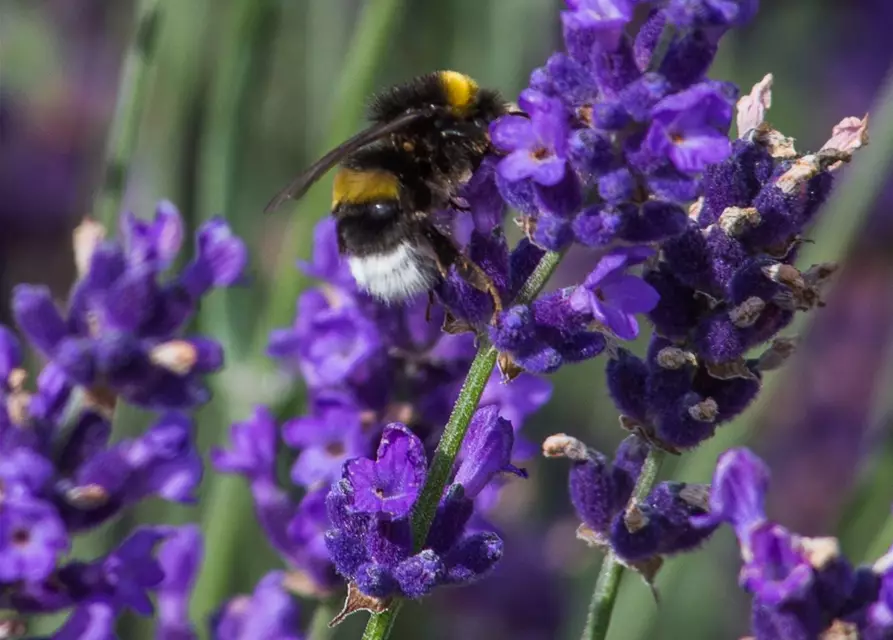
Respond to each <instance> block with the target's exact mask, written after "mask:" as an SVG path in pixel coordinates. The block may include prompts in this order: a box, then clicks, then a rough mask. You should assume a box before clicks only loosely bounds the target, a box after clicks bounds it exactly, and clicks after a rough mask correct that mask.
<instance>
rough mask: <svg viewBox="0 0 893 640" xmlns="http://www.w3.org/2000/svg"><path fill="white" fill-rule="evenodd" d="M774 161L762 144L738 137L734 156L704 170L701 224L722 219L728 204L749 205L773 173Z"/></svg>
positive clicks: (736, 205) (733, 147)
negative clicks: (721, 216)
mask: <svg viewBox="0 0 893 640" xmlns="http://www.w3.org/2000/svg"><path fill="white" fill-rule="evenodd" d="M773 168H774V163H773V161H772V157H771V156H770V155H769V152H768V151H767V150H766V149H765V148H764V147H763V146H761V145H757V144H754V143H752V142H747V141H745V140H735V142H733V143H732V156H731V157H729V158H727V159H726V160H724V161H723V162H720V163H718V164H713V165H710V167H708V168H707V170H706V171H705V172H704V181H703V185H704V204H703V206H702V207H701V211H700V214H699V216H698V222H699V223H700V225H701V227H706V226H707V225H709V224H713V223H714V222H716V221H718V220H719V217H720V215H722V213H723V211H725V210H726V209H727V208H728V207H746V206H749V205H750V204H751V203H752V202H753V199H754V198H755V197H756V195H757V193H759V191H760V189H761V187H762V185H763V184H764V183H765V182H766V181H768V180H769V178H770V176H771V175H772V171H773Z"/></svg>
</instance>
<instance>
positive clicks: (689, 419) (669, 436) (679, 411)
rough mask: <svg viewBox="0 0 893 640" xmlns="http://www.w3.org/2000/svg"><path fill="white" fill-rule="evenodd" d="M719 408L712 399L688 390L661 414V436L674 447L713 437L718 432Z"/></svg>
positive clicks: (697, 442) (698, 442)
mask: <svg viewBox="0 0 893 640" xmlns="http://www.w3.org/2000/svg"><path fill="white" fill-rule="evenodd" d="M718 414H719V408H718V407H717V405H716V401H714V400H713V399H712V398H703V397H701V396H700V395H698V394H697V393H694V392H691V393H686V394H685V395H684V396H682V397H681V398H679V399H678V400H677V401H676V402H675V403H674V404H672V405H669V406H668V407H667V408H665V409H664V410H663V411H662V412H661V414H660V415H659V416H658V420H657V436H658V438H659V439H660V441H661V442H663V443H666V444H668V445H670V446H673V447H676V448H681V449H687V448H690V447H694V446H696V445H698V444H700V443H701V442H703V441H704V440H706V439H708V438H710V437H711V436H712V435H713V433H714V432H715V431H716V418H717V416H718Z"/></svg>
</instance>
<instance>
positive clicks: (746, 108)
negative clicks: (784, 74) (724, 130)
mask: <svg viewBox="0 0 893 640" xmlns="http://www.w3.org/2000/svg"><path fill="white" fill-rule="evenodd" d="M772 80H773V78H772V74H771V73H767V74H766V75H765V76H764V77H763V79H762V80H760V81H759V82H758V83H756V84H755V85H754V86H753V89H751V90H750V93H749V94H747V95H746V96H742V97H741V99H740V100H738V105H737V107H738V118H737V122H738V137H739V138H744V137H745V136H746V135H747V134H748V132H750V131H753V130H754V129H756V128H757V127H759V126H760V125H761V124H763V123H764V122H766V112H767V111H768V110H769V108H770V107H771V106H772Z"/></svg>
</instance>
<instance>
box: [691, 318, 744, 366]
mask: <svg viewBox="0 0 893 640" xmlns="http://www.w3.org/2000/svg"><path fill="white" fill-rule="evenodd" d="M744 331H745V330H743V329H741V328H739V327H737V326H735V323H734V322H733V321H732V319H731V318H730V317H729V314H728V312H727V311H726V310H723V309H721V310H718V311H715V312H714V313H712V314H711V315H709V316H707V317H705V318H704V319H703V320H701V324H700V325H699V326H698V329H697V334H696V335H695V344H696V345H697V348H698V354H699V355H701V356H702V357H703V358H704V360H706V361H707V362H717V363H719V362H728V361H730V360H735V359H737V358H739V357H741V356H742V355H743V354H744V352H745V351H746V350H747V347H748V346H749V344H748V342H747V336H746V334H745V333H744Z"/></svg>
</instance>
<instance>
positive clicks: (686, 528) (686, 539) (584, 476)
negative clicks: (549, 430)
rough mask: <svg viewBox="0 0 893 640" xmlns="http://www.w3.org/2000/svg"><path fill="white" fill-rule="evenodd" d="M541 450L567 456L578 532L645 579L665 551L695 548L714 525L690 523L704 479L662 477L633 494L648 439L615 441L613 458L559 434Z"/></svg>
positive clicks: (701, 499)
mask: <svg viewBox="0 0 893 640" xmlns="http://www.w3.org/2000/svg"><path fill="white" fill-rule="evenodd" d="M543 454H544V455H545V456H547V457H550V458H568V459H569V460H570V461H571V470H570V474H569V490H570V496H571V503H572V504H573V506H574V510H575V511H576V513H577V516H578V517H579V518H580V520H581V522H582V524H581V525H580V527H579V528H578V529H577V537H578V538H579V539H581V540H583V541H585V542H586V543H587V544H589V545H590V546H594V547H597V548H599V549H602V550H604V551H609V550H610V551H613V552H614V554H615V555H616V557H617V558H618V559H619V560H620V561H621V562H623V563H624V564H625V565H627V566H629V567H631V568H633V569H635V570H637V571H638V572H639V573H641V574H642V576H643V577H644V578H645V579H646V580H648V581H649V582H650V581H651V580H652V579H653V577H654V575H655V574H656V572H657V570H658V569H659V568H660V566H661V563H662V562H663V557H664V556H669V555H673V554H676V553H681V552H683V551H690V550H692V549H695V548H697V547H698V546H700V545H701V544H702V543H703V542H704V541H706V540H707V538H708V537H709V536H710V534H712V533H713V531H714V530H715V528H716V527H715V526H706V525H704V526H696V525H695V524H694V523H693V518H696V517H698V516H704V515H706V514H707V507H708V505H707V497H708V492H709V488H708V487H706V486H704V485H696V484H686V483H682V482H661V483H659V484H658V485H657V486H655V487H654V488H653V489H652V490H651V491H650V493H649V494H648V495H647V496H646V497H644V498H643V499H641V500H632V498H633V489H634V488H635V486H636V481H637V480H638V479H639V475H640V474H641V472H642V465H643V464H644V462H645V458H646V457H647V455H648V444H647V443H646V442H645V441H644V440H642V439H641V438H639V437H638V436H636V435H631V436H628V437H627V438H626V439H625V440H624V441H623V442H622V443H621V444H620V446H619V447H618V448H617V452H616V453H615V456H614V460H613V461H609V460H608V459H607V458H606V457H605V456H604V455H603V454H602V453H600V452H598V451H594V450H592V449H589V448H588V447H586V445H584V444H583V443H582V442H580V441H579V440H577V439H576V438H572V437H570V436H567V435H564V434H558V435H554V436H550V437H549V438H547V439H546V441H545V442H544V443H543Z"/></svg>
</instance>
